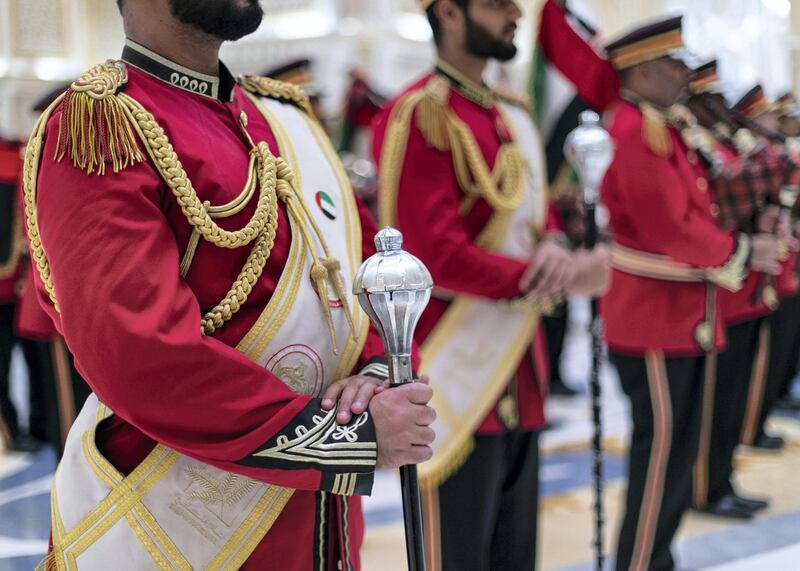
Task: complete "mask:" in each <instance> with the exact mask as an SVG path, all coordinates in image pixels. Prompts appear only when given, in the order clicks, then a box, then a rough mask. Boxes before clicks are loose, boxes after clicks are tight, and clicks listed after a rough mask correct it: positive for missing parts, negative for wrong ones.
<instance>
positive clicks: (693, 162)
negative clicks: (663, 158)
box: [686, 151, 698, 166]
mask: <svg viewBox="0 0 800 571" xmlns="http://www.w3.org/2000/svg"><path fill="white" fill-rule="evenodd" d="M686 159H687V160H688V161H689V164H690V165H692V166H695V165H697V163H698V160H697V153H695V152H694V151H689V152H688V153H686Z"/></svg>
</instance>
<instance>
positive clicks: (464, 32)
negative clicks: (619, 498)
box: [374, 0, 608, 571]
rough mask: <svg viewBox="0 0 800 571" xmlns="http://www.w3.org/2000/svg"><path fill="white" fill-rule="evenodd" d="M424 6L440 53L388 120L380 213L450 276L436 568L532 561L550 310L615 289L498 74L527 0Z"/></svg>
mask: <svg viewBox="0 0 800 571" xmlns="http://www.w3.org/2000/svg"><path fill="white" fill-rule="evenodd" d="M421 6H422V8H423V9H425V10H426V13H427V16H428V19H429V21H430V23H431V26H432V28H433V33H434V38H435V41H436V47H437V51H438V55H439V59H438V61H437V64H436V67H435V69H434V70H433V71H432V72H431V73H428V74H426V75H425V76H424V77H422V78H421V79H419V80H418V81H417V82H416V83H414V84H413V85H412V86H411V87H409V88H408V89H407V90H405V91H404V92H403V93H402V94H401V95H400V96H399V97H397V98H396V99H394V100H393V101H391V102H390V103H389V105H388V106H387V108H386V109H385V110H384V111H383V113H382V115H380V116H379V118H378V122H377V125H376V133H375V147H374V151H375V156H376V159H377V161H378V163H379V184H380V196H379V211H380V213H381V222H382V223H384V224H391V225H396V227H397V228H398V229H399V230H401V231H402V232H403V234H404V236H405V244H406V246H405V247H406V249H408V250H409V252H411V253H412V254H414V255H416V256H417V257H419V258H420V259H421V260H422V261H423V262H424V263H425V264H426V265H427V266H428V268H429V269H430V271H431V274H432V276H433V281H434V284H435V285H434V294H433V297H434V299H432V300H431V302H430V305H429V307H428V310H427V311H426V313H424V314H423V316H422V318H421V320H420V324H419V327H418V329H417V340H418V341H419V342H420V343H421V353H422V365H421V369H420V370H421V371H423V372H425V373H426V374H428V375H430V377H431V384H432V386H433V387H434V401H432V402H433V403H434V404H433V406H434V407H437V404H436V403H438V408H437V413H438V414H439V416H438V419H437V421H436V423H435V424H434V427H435V430H436V432H437V440H436V442H435V444H434V457H433V459H432V460H431V461H430V462H427V463H425V464H422V465H420V466H419V477H420V487H421V489H422V495H423V499H422V502H423V512H424V515H425V549H426V556H427V558H428V569H430V570H435V569H454V570H459V571H469V570H472V569H475V570H485V569H509V570H510V569H532V568H533V567H534V565H535V540H536V512H537V503H538V493H537V488H538V433H537V430H538V429H539V428H541V426H542V424H543V423H544V418H543V399H544V394H545V390H546V389H545V388H544V387H543V386H542V384H541V383H542V382H544V380H545V379H546V378H547V375H546V371H545V364H546V360H544V359H543V357H544V351H543V349H544V348H543V346H542V344H541V343H540V338H539V337H538V334H537V322H538V317H539V315H540V313H541V310H542V309H543V308H546V307H547V306H552V303H553V301H554V300H555V299H556V298H558V297H559V296H562V295H563V294H564V293H567V292H568V293H582V294H587V295H589V294H594V293H597V292H600V291H602V289H603V288H604V286H605V283H606V280H607V277H608V271H607V269H606V257H605V251H604V250H603V249H602V248H601V249H599V250H596V251H592V252H588V251H584V250H579V251H577V252H575V253H571V252H570V251H569V250H568V249H567V248H565V247H564V246H563V245H562V242H563V241H562V240H561V237H560V235H559V234H558V233H551V234H547V233H546V232H545V218H546V213H547V198H546V196H545V188H544V183H543V181H544V180H545V177H544V171H543V160H542V146H541V145H542V144H541V141H540V138H539V136H538V134H537V132H536V129H535V128H534V126H533V123H532V121H531V119H530V116H529V113H528V110H527V108H526V104H525V102H524V101H523V100H522V99H521V98H519V97H515V96H510V95H503V94H500V93H499V92H497V91H495V90H493V89H491V88H489V87H488V86H487V85H486V84H485V83H484V82H483V77H482V76H483V72H484V68H485V66H486V64H487V61H488V60H489V59H496V60H499V61H508V60H510V59H512V58H513V57H514V55H515V54H516V47H515V46H514V35H515V30H516V26H517V21H518V20H519V18H520V16H521V12H520V9H519V7H518V6H517V3H516V2H513V1H511V0H501V1H488V0H433V1H431V0H427V1H423V2H421ZM451 380H452V381H453V382H452V383H451V382H449V381H451Z"/></svg>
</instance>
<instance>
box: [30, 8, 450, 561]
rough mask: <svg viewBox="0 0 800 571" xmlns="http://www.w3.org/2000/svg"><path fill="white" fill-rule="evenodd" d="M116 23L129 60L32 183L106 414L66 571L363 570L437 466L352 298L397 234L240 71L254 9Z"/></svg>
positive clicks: (63, 502) (83, 91)
mask: <svg viewBox="0 0 800 571" xmlns="http://www.w3.org/2000/svg"><path fill="white" fill-rule="evenodd" d="M118 2H119V4H120V8H121V11H122V15H123V19H124V24H125V32H126V35H127V37H128V40H127V42H126V46H125V49H124V51H123V54H122V59H120V60H117V61H108V62H106V63H104V64H101V65H98V66H95V67H94V68H92V69H91V70H89V71H88V72H86V73H85V74H84V75H82V76H81V77H80V78H79V79H78V80H77V81H75V82H74V83H73V84H72V86H71V87H70V88H69V89H68V90H67V92H66V93H65V94H64V95H63V96H61V97H59V98H58V99H57V100H56V101H55V102H54V103H53V105H51V106H50V107H49V108H48V109H47V110H46V111H45V112H44V114H43V115H42V117H41V118H40V119H39V121H38V123H37V124H36V127H35V129H34V132H33V135H32V137H31V140H30V145H29V147H28V153H27V156H26V160H25V166H24V178H25V203H26V204H25V206H26V214H27V225H28V234H29V237H30V244H31V250H32V256H33V260H34V265H35V266H36V269H37V273H38V275H37V284H38V288H39V291H40V299H41V301H42V302H43V303H45V304H46V305H47V309H48V312H49V314H50V316H51V317H52V318H53V320H54V322H55V323H56V325H57V327H58V329H59V331H60V332H61V333H62V334H63V335H64V338H65V339H66V342H67V344H68V345H69V347H70V349H71V350H72V352H73V353H74V355H75V363H76V366H77V368H78V370H79V371H80V373H81V375H82V376H83V377H84V378H85V379H86V381H87V382H88V384H89V385H90V386H91V388H92V389H93V391H94V395H92V396H91V397H90V398H89V400H88V401H87V404H86V405H85V406H84V408H83V410H82V412H81V413H80V415H79V416H78V419H77V420H76V422H75V424H74V426H73V428H72V430H71V432H70V435H69V437H68V440H67V445H66V451H65V453H64V460H63V461H62V463H61V465H60V467H59V469H58V471H57V473H56V477H55V481H54V485H53V498H52V548H51V550H50V553H49V555H48V558H49V561H47V562H46V564H45V567H46V568H48V569H50V568H58V569H62V568H80V569H87V570H93V569H98V570H99V569H118V570H132V571H133V570H139V569H151V568H156V567H158V568H175V569H209V568H213V569H253V570H256V569H257V570H259V571H264V570H278V569H280V570H281V571H286V570H295V571H308V570H309V569H315V570H318V569H319V570H328V569H331V570H332V569H342V570H344V569H348V570H349V569H358V568H359V556H358V550H359V547H360V543H361V540H362V537H363V530H364V523H363V518H362V516H361V509H360V501H359V499H358V496H359V495H363V494H368V493H370V490H371V488H372V478H373V473H374V471H375V469H376V467H387V468H395V467H399V466H402V465H407V464H416V463H418V462H421V461H424V460H426V459H427V458H429V457H430V456H431V454H432V451H431V449H430V447H429V444H430V443H431V442H432V441H433V431H432V430H431V428H430V424H431V423H432V422H433V419H434V416H435V414H434V412H433V410H432V409H431V408H430V407H428V406H427V403H428V401H429V399H430V398H431V391H430V388H429V387H427V386H426V385H424V384H416V383H415V384H409V385H407V386H402V387H398V388H395V389H392V390H382V389H383V387H382V380H383V379H385V378H386V377H387V374H386V371H387V366H386V360H385V358H384V357H383V352H384V350H383V345H382V342H381V340H380V338H379V336H378V334H377V332H376V331H375V330H374V329H369V322H368V319H367V317H366V316H365V315H364V313H363V312H362V311H361V310H360V309H359V307H358V302H357V301H356V299H355V298H354V297H353V295H352V294H351V293H350V292H351V291H352V284H353V279H354V277H355V274H356V271H357V269H358V267H359V265H360V263H361V259H362V255H363V254H367V255H369V254H372V253H373V252H374V247H373V246H372V245H371V242H372V237H373V234H374V233H375V230H376V229H375V228H374V225H373V223H372V222H371V221H370V218H369V216H368V215H367V214H365V211H364V209H363V208H362V207H361V205H360V204H359V203H358V202H357V200H356V199H355V197H354V196H353V194H352V191H351V189H350V186H349V184H348V182H347V177H346V175H345V173H344V170H343V168H342V166H341V164H340V163H339V161H338V159H337V158H336V155H335V153H334V151H333V148H332V147H331V145H330V144H329V142H328V141H327V139H326V137H325V134H324V132H323V131H322V129H321V127H320V125H319V124H318V123H317V122H316V120H315V119H314V118H313V116H312V115H311V113H310V107H309V103H308V100H307V98H306V97H305V95H304V94H303V92H302V91H301V90H299V89H298V88H296V87H293V86H291V85H288V84H285V83H281V82H278V81H275V80H270V79H267V78H262V77H252V76H251V77H242V78H239V79H234V78H233V77H232V76H231V74H230V73H229V72H228V70H227V68H226V67H225V66H224V65H223V64H222V63H220V61H219V59H218V55H219V48H220V45H221V44H222V42H223V41H225V40H235V39H238V38H240V37H242V36H245V35H247V34H248V33H250V32H252V31H254V30H255V29H256V28H257V27H258V25H259V24H260V22H261V20H262V17H263V14H262V10H261V7H260V4H259V2H258V1H257V0H247V1H242V0H118ZM353 371H360V372H361V373H362V375H356V376H351V375H353ZM367 374H370V375H372V376H365V375H367Z"/></svg>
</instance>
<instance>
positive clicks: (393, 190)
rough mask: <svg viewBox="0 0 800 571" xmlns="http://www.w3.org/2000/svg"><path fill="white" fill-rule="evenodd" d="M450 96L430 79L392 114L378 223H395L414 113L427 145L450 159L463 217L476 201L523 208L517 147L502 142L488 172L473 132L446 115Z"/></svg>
mask: <svg viewBox="0 0 800 571" xmlns="http://www.w3.org/2000/svg"><path fill="white" fill-rule="evenodd" d="M448 97H449V86H448V85H447V80H446V79H444V78H442V77H438V76H434V77H432V78H431V80H430V81H429V82H428V84H427V85H426V86H425V87H424V88H423V89H422V90H420V91H417V92H414V93H411V94H409V95H408V96H406V97H405V98H404V99H402V100H401V101H399V102H398V103H397V105H395V107H394V108H393V109H392V111H391V115H390V117H389V124H388V127H387V131H386V135H385V137H384V141H385V144H384V147H383V150H382V151H381V167H380V170H381V172H380V177H379V181H380V182H379V184H380V188H381V195H382V200H381V206H380V218H381V223H382V224H389V225H391V224H393V223H394V222H395V220H394V216H395V209H396V203H397V188H398V186H399V183H400V175H401V172H402V169H403V164H404V160H405V151H406V145H407V144H408V135H409V132H410V130H411V118H412V116H413V115H414V113H415V111H416V124H417V127H418V128H419V129H420V131H421V132H422V134H423V136H424V137H425V139H426V140H427V141H428V143H429V144H430V145H431V146H432V147H433V148H435V149H437V150H440V151H447V150H450V152H451V154H452V157H453V167H454V169H455V173H456V178H457V180H458V183H459V186H460V187H461V189H462V190H463V192H464V194H465V200H464V203H463V204H462V209H461V210H462V212H464V211H468V210H469V208H471V206H472V205H473V204H474V202H475V200H477V199H478V198H483V199H484V200H486V201H487V202H488V203H489V204H490V206H491V207H492V208H493V209H494V210H495V211H513V210H514V209H516V208H517V207H519V205H520V204H521V203H522V199H523V197H524V192H525V173H526V170H527V163H526V161H525V158H524V157H523V155H522V153H521V152H520V151H519V149H518V148H517V146H516V144H515V143H514V142H513V141H510V142H505V143H503V144H502V145H501V146H500V150H499V151H498V154H497V158H496V159H495V164H494V168H493V169H490V168H489V166H488V165H487V164H486V159H485V158H484V156H483V152H482V151H481V148H480V146H479V145H478V142H477V141H476V140H475V135H473V133H472V130H471V129H470V128H469V126H468V125H467V124H466V123H464V121H462V120H461V119H460V118H458V116H456V114H455V113H453V112H452V111H451V110H450V108H449V106H448Z"/></svg>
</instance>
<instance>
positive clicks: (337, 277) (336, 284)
mask: <svg viewBox="0 0 800 571" xmlns="http://www.w3.org/2000/svg"><path fill="white" fill-rule="evenodd" d="M322 265H323V266H325V269H327V270H328V275H329V276H330V277H331V284H333V291H334V293H336V297H338V298H339V301H341V302H342V310H343V311H344V315H345V317H346V318H347V324H348V325H349V326H350V332H351V336H352V338H353V339H355V338H356V337H357V333H356V324H355V323H353V314H352V312H351V311H350V303H349V302H348V301H347V292H346V291H345V287H344V281H343V280H342V274H341V269H342V264H341V263H340V262H339V260H337V259H336V258H328V259H327V260H323V262H322Z"/></svg>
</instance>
